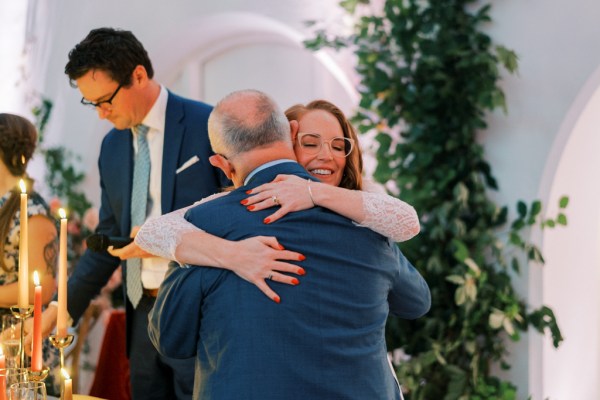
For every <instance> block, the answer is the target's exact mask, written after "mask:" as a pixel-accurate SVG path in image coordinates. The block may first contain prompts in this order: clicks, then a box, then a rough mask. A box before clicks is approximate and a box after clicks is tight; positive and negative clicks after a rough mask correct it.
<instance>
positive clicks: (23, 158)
mask: <svg viewBox="0 0 600 400" xmlns="http://www.w3.org/2000/svg"><path fill="white" fill-rule="evenodd" d="M26 162H27V159H26V158H25V154H21V164H23V165H25V163H26Z"/></svg>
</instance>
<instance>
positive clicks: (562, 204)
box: [558, 196, 569, 208]
mask: <svg viewBox="0 0 600 400" xmlns="http://www.w3.org/2000/svg"><path fill="white" fill-rule="evenodd" d="M568 205H569V197H568V196H563V197H561V198H560V201H559V203H558V206H559V207H560V208H567V206H568Z"/></svg>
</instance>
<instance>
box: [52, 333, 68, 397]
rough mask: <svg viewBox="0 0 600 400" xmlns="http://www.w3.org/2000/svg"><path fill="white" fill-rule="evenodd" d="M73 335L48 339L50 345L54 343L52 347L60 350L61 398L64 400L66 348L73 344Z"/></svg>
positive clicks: (53, 336) (54, 336) (55, 336)
mask: <svg viewBox="0 0 600 400" xmlns="http://www.w3.org/2000/svg"><path fill="white" fill-rule="evenodd" d="M73 338H74V336H73V335H66V336H63V337H58V336H57V335H50V336H49V337H48V339H49V340H50V343H52V346H54V347H56V348H57V349H58V352H59V353H60V371H61V374H60V375H61V378H60V398H61V399H62V400H64V398H65V378H64V376H63V374H62V372H63V371H65V352H64V350H65V347H68V346H69V345H70V344H71V343H73Z"/></svg>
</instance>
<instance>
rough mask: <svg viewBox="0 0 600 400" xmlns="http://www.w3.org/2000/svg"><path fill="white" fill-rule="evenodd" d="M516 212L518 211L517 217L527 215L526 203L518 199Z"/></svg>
mask: <svg viewBox="0 0 600 400" xmlns="http://www.w3.org/2000/svg"><path fill="white" fill-rule="evenodd" d="M517 212H518V213H519V218H525V216H526V215H527V204H525V202H524V201H521V200H519V202H518V203H517Z"/></svg>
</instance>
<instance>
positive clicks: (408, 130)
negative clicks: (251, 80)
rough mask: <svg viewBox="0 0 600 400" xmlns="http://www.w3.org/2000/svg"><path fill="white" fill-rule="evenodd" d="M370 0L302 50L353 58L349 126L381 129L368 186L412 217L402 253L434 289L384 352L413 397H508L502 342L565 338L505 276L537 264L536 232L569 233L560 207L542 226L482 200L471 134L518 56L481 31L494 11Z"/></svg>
mask: <svg viewBox="0 0 600 400" xmlns="http://www.w3.org/2000/svg"><path fill="white" fill-rule="evenodd" d="M378 3H379V4H380V6H381V3H383V4H382V7H380V9H378V10H374V9H375V5H371V4H369V2H368V1H365V0H345V1H342V2H341V3H340V5H341V6H342V7H344V9H345V10H346V11H347V12H348V13H349V14H350V15H352V16H354V18H355V24H354V26H353V30H352V33H351V34H350V35H346V36H340V35H334V34H330V33H329V32H328V31H327V29H318V26H317V25H315V28H314V29H315V36H314V38H312V39H310V40H308V41H306V43H305V44H306V45H307V47H308V48H311V49H314V50H316V49H320V48H323V47H329V48H335V49H339V48H342V47H347V48H349V49H351V50H352V51H353V52H354V53H355V55H356V58H357V64H356V72H357V73H358V76H359V77H360V84H359V86H358V90H359V92H360V95H361V100H360V104H359V110H358V112H357V114H356V115H355V117H354V122H355V124H356V126H357V128H358V129H359V130H360V131H361V132H362V133H367V132H375V133H376V136H375V139H376V142H377V143H378V150H377V161H378V165H377V168H376V171H375V178H376V179H377V180H378V181H380V182H383V183H386V184H387V187H388V188H391V189H392V192H394V193H396V194H400V195H401V197H402V199H403V200H405V201H407V202H408V203H410V204H412V205H413V206H414V207H415V208H416V209H417V211H418V212H419V215H420V219H421V233H420V234H419V235H418V236H417V237H415V238H414V239H412V240H410V241H408V242H406V243H402V244H401V248H402V250H403V252H404V253H405V254H406V255H407V257H408V258H409V259H410V260H411V261H412V262H413V263H414V265H415V266H416V267H417V269H418V270H419V271H421V273H422V274H423V275H424V277H425V278H426V280H427V282H428V283H429V286H430V288H431V294H432V307H431V310H430V312H429V313H428V314H427V315H426V316H425V317H423V318H420V319H418V320H416V321H403V320H399V319H396V318H390V320H389V321H388V326H387V332H386V339H387V344H388V348H389V349H399V353H400V354H401V355H402V357H401V358H402V361H401V362H399V363H398V364H397V365H396V371H397V373H398V377H399V379H400V381H401V383H402V385H403V387H404V389H405V390H406V391H407V393H406V398H407V399H410V400H425V399H426V400H441V399H444V400H453V399H460V400H464V399H515V398H516V387H515V385H514V384H513V383H511V382H508V381H504V380H502V379H500V378H498V377H496V376H493V375H492V370H491V367H492V366H493V365H499V366H500V367H502V368H510V366H509V365H508V364H507V362H506V360H505V356H506V353H507V340H514V341H518V340H519V338H520V333H521V332H522V331H525V330H527V329H528V328H529V327H532V328H534V329H536V330H537V331H539V332H545V331H547V332H549V334H550V335H551V337H552V340H553V343H554V345H555V346H558V345H559V343H560V342H561V341H562V337H561V333H560V330H559V327H558V325H557V323H556V319H555V316H554V314H553V312H552V310H551V309H549V308H548V307H545V306H543V307H541V308H539V309H532V308H531V307H529V306H528V305H527V304H526V303H525V301H524V300H523V299H521V298H520V296H519V295H518V294H517V293H516V291H515V289H514V286H513V283H512V280H513V279H514V277H515V276H516V275H518V274H519V273H520V271H521V266H522V265H528V264H532V267H533V268H539V267H540V265H541V264H543V263H544V259H543V256H542V254H541V253H540V251H539V249H538V248H537V247H536V246H535V245H534V244H533V243H531V242H530V241H529V240H528V238H529V237H530V236H531V229H545V228H548V227H554V226H556V225H566V223H567V218H566V216H565V214H564V209H565V208H566V207H567V204H568V198H566V197H564V198H561V199H560V201H559V212H558V215H557V216H556V217H544V214H545V213H543V210H542V204H541V203H540V202H539V201H537V200H536V201H533V202H531V203H530V204H528V203H526V202H524V201H519V202H518V204H517V205H516V208H515V210H514V211H512V212H509V209H508V207H500V206H498V205H496V203H495V202H494V201H493V200H492V198H491V196H490V193H491V191H494V190H498V182H497V181H496V179H495V178H494V176H493V174H492V170H491V167H490V164H489V163H488V162H487V161H486V159H485V157H484V155H485V152H484V148H483V147H482V145H481V144H480V142H479V141H478V140H477V136H478V134H480V133H481V132H482V131H483V130H485V129H486V127H487V123H486V116H487V115H488V114H489V113H490V112H492V111H494V110H496V109H498V108H499V109H502V110H504V112H506V111H507V110H506V104H505V97H504V93H503V91H502V89H501V88H500V86H499V80H500V79H501V73H502V72H504V71H506V72H507V73H514V72H515V71H516V69H517V56H516V54H515V53H514V52H513V51H511V50H509V49H507V48H505V47H502V46H498V45H495V44H494V43H493V41H492V39H491V38H490V36H489V35H488V34H486V33H485V28H486V26H487V25H489V24H490V23H491V19H490V15H489V11H490V4H488V2H481V1H468V0H444V1H426V0H385V1H383V2H378ZM509 214H510V215H514V216H515V217H514V218H513V217H510V219H513V220H509ZM397 353H398V351H397Z"/></svg>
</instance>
